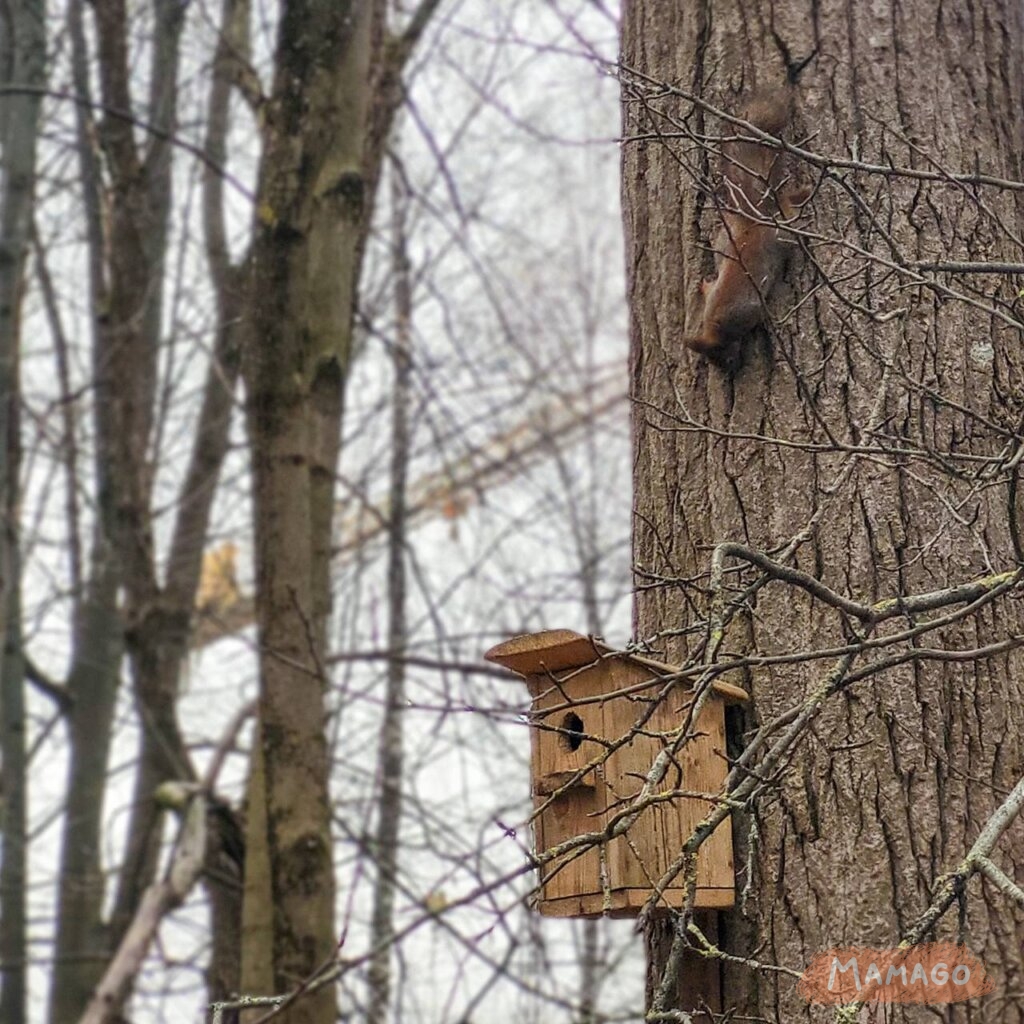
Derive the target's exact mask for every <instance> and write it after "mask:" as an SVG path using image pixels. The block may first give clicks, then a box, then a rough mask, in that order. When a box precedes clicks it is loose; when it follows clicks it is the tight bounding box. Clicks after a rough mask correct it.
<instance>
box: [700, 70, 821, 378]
mask: <svg viewBox="0 0 1024 1024" xmlns="http://www.w3.org/2000/svg"><path fill="white" fill-rule="evenodd" d="M793 103H794V98H793V88H792V86H789V87H786V88H780V89H779V90H778V91H776V92H774V93H762V94H759V95H756V96H754V97H753V98H752V99H751V100H750V101H749V102H748V103H747V105H746V106H745V107H744V108H743V113H742V115H741V116H742V118H743V120H744V121H748V122H749V123H750V124H752V125H754V126H755V127H756V128H759V129H760V130H761V131H763V132H766V133H767V134H768V135H772V136H774V137H775V138H780V137H781V136H782V133H783V132H784V131H785V130H786V128H787V127H788V126H789V124H790V121H791V120H792V116H793ZM725 130H726V132H727V133H730V134H733V135H744V134H747V135H748V136H749V132H746V133H745V132H744V130H743V129H742V128H740V127H739V126H738V125H727V126H726V129H725ZM793 170H794V162H793V160H792V159H790V158H789V157H788V156H787V154H786V153H785V152H783V151H781V150H779V149H772V148H771V147H770V146H765V145H762V144H761V143H758V142H753V141H743V140H741V139H732V140H730V141H728V142H724V143H723V144H722V178H723V186H722V195H721V218H722V223H721V227H720V228H719V229H718V231H717V232H716V233H715V240H714V250H715V269H716V273H715V276H714V277H713V278H709V279H706V280H705V281H703V282H702V284H701V291H702V292H703V295H704V312H703V317H702V320H701V326H700V331H699V332H698V333H696V334H693V335H691V336H690V337H688V338H687V339H686V344H687V346H688V347H689V348H691V349H693V350H694V351H696V352H701V353H703V354H705V355H708V356H709V357H711V358H713V359H718V360H723V359H724V360H728V359H730V358H731V357H732V356H733V355H734V354H735V351H736V346H737V345H738V344H739V342H740V341H741V340H742V339H743V338H744V337H745V336H746V335H748V334H750V332H751V331H753V330H754V328H755V327H758V326H760V325H761V324H763V323H764V321H765V306H764V304H765V300H767V298H768V297H769V295H771V292H772V289H773V288H774V287H775V285H776V283H777V282H778V280H779V278H780V277H781V276H782V272H783V270H784V269H785V267H786V263H787V261H788V259H789V255H790V253H791V252H792V250H793V248H794V246H795V244H796V243H795V241H794V240H793V238H792V237H791V236H790V237H787V236H786V232H785V231H783V230H780V228H779V227H777V223H778V222H779V221H787V220H791V219H792V218H793V217H794V216H795V215H796V214H797V213H798V212H799V208H800V206H801V205H802V204H803V203H805V202H806V201H807V199H808V198H809V197H810V194H811V189H810V188H809V187H806V186H803V185H800V184H799V183H797V182H795V181H794V180H793Z"/></svg>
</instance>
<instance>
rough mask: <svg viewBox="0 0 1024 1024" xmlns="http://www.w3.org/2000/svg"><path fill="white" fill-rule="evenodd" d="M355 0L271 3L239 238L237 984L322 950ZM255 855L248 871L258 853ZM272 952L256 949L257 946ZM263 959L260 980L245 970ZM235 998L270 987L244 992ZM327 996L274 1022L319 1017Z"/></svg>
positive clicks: (365, 98)
mask: <svg viewBox="0 0 1024 1024" xmlns="http://www.w3.org/2000/svg"><path fill="white" fill-rule="evenodd" d="M375 7H376V5H375V4H372V3H369V2H365V3H359V2H352V3H340V4H339V3H335V2H328V0H310V2H306V3H297V4H289V5H288V6H287V7H282V15H281V23H280V28H279V35H278V44H277V54H276V65H275V66H276V73H275V80H274V87H273V93H272V95H271V97H270V99H269V102H268V104H267V109H266V122H265V124H266V128H265V134H264V147H265V148H264V155H263V161H262V164H261V168H260V182H259V190H258V200H257V202H258V206H257V216H258V223H257V225H256V227H255V235H254V243H253V254H252V260H253V263H252V278H251V287H252V292H251V308H252V320H251V329H250V331H249V337H248V344H247V350H246V354H245V357H244V361H243V372H244V375H245V383H246V390H247V412H248V424H249V436H250V441H251V445H252V458H253V474H254V491H253V498H254V506H255V516H256V574H257V591H256V593H257V597H256V609H257V619H258V624H259V637H260V706H259V742H260V745H261V752H260V753H261V761H262V764H261V771H259V772H255V771H254V773H253V776H252V781H251V784H250V795H249V800H250V805H251V806H254V807H255V808H256V809H257V813H256V814H251V815H250V828H249V837H248V844H247V845H248V848H249V852H250V854H255V860H254V861H253V865H251V866H249V867H248V868H247V871H250V872H251V870H252V869H253V866H255V865H257V864H260V863H264V864H266V865H268V867H269V872H270V877H269V879H268V881H269V884H270V892H269V893H268V892H265V891H264V892H261V891H259V890H258V889H257V888H255V887H254V886H253V884H252V882H253V879H252V877H251V875H250V877H247V887H246V896H245V898H246V909H245V915H246V920H247V923H248V924H251V922H252V921H253V914H254V910H255V908H254V906H253V904H254V902H256V903H259V902H264V903H266V902H268V901H269V905H270V906H272V907H273V908H274V914H273V920H272V922H271V925H272V934H271V935H270V936H265V935H263V934H262V933H261V932H260V931H259V930H253V929H251V928H247V931H246V938H247V943H248V944H247V948H246V949H244V950H243V957H242V960H243V966H242V974H243V983H244V984H246V985H249V984H253V983H254V982H256V983H261V984H262V985H266V984H268V983H270V984H272V986H273V992H274V993H282V994H283V993H287V992H292V991H295V990H297V989H300V988H301V987H303V986H305V985H307V984H308V983H309V982H310V981H311V980H312V979H313V978H314V976H315V975H316V973H317V971H318V969H320V968H322V967H323V966H324V965H325V964H329V963H330V961H331V959H332V957H333V953H334V949H335V945H336V943H337V936H336V935H335V928H334V870H333V862H332V858H331V849H332V846H331V833H330V798H329V792H328V758H327V747H326V737H325V735H324V687H325V684H326V677H325V674H324V664H325V643H324V640H325V631H326V625H327V614H328V610H329V606H330V589H329V576H328V570H329V565H330V546H331V535H330V528H331V518H332V511H333V486H334V473H335V463H336V460H337V453H338V444H339V439H340V427H341V401H342V385H343V381H344V377H345V374H346V372H347V369H348V362H349V358H350V355H351V346H352V340H351V339H352V314H353V297H354V290H355V286H356V270H357V267H358V261H357V254H358V252H359V249H360V246H361V241H360V230H359V228H360V225H361V223H362V217H363V204H364V202H365V188H366V182H365V181H364V177H363V141H364V137H365V126H366V119H367V108H368V105H369V93H370V58H371V54H372V51H373V46H372V41H373V38H374V28H375V26H376V24H377V18H378V13H377V11H376V10H375ZM264 849H265V850H266V851H267V856H268V857H269V860H263V856H264V854H263V850H264ZM268 939H269V941H270V944H271V950H270V953H271V956H270V957H268V956H267V952H268V951H267V949H266V943H267V941H268ZM268 962H270V963H272V965H273V977H272V978H262V979H261V978H259V974H260V973H262V969H261V971H256V970H255V969H254V967H253V965H254V964H255V963H263V964H266V963H268ZM248 994H268V993H260V992H255V993H253V992H249V993H248ZM334 1015H335V999H334V992H333V989H332V988H331V987H330V986H328V987H324V988H321V989H319V990H318V991H317V992H315V993H314V994H312V995H306V996H304V997H303V998H300V999H299V1000H297V1001H296V1003H295V1004H294V1006H293V1007H292V1008H291V1009H289V1010H288V1011H287V1012H286V1014H285V1015H284V1016H285V1018H286V1019H287V1020H288V1022H289V1024H297V1022H300V1021H301V1022H306V1021H308V1022H310V1024H314V1022H319V1024H326V1022H328V1021H333V1020H334Z"/></svg>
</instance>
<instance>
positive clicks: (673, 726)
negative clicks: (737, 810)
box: [487, 630, 746, 917]
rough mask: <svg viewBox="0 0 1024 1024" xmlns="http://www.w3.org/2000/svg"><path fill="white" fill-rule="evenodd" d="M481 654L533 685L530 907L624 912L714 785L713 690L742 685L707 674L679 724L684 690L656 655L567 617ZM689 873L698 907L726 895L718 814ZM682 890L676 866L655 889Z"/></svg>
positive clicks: (720, 737)
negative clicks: (564, 625) (621, 647)
mask: <svg viewBox="0 0 1024 1024" xmlns="http://www.w3.org/2000/svg"><path fill="white" fill-rule="evenodd" d="M487 658H488V659H489V660H491V661H495V662H497V663H499V664H502V665H505V666H506V667H507V668H511V669H512V670H513V671H515V672H518V673H519V674H520V675H522V676H523V677H524V678H525V680H526V683H527V686H528V688H529V691H530V695H531V698H532V706H531V724H532V726H533V728H532V729H531V751H532V753H531V776H532V779H531V781H532V791H533V798H534V806H535V816H534V837H535V844H536V851H537V855H538V858H539V860H540V880H541V884H540V891H539V898H538V904H537V905H538V908H539V909H540V911H541V913H544V914H547V915H551V916H559V917H562V916H565V917H592V916H597V915H601V914H611V915H628V914H636V913H637V912H638V911H639V910H640V908H641V907H642V906H643V905H644V904H645V903H646V901H647V900H648V899H649V898H650V895H651V893H652V892H653V891H655V890H656V889H657V888H658V885H659V882H660V881H661V880H662V879H663V877H664V875H665V873H666V871H667V870H668V868H669V866H670V865H671V864H672V863H673V862H674V861H675V860H676V858H677V857H678V856H679V853H680V851H681V848H682V845H683V843H684V842H685V841H686V839H687V838H688V837H689V836H690V834H691V833H692V832H693V829H694V828H695V827H696V825H697V824H698V823H699V822H700V821H702V820H703V819H704V818H705V817H706V816H707V814H708V813H709V811H710V810H711V808H712V806H713V805H714V800H715V798H716V796H718V795H719V794H720V792H721V787H722V784H723V782H724V780H725V776H726V771H727V765H726V760H725V756H724V753H725V715H724V700H725V699H727V698H728V699H745V697H746V695H745V694H744V693H743V691H742V690H739V689H737V688H736V687H731V686H727V685H725V684H719V685H718V686H717V687H716V688H715V691H714V693H712V694H710V695H709V698H708V700H707V701H706V702H705V705H704V707H703V709H702V711H701V715H700V718H699V720H698V721H697V722H695V723H693V724H692V727H691V728H689V729H687V730H686V731H685V733H681V731H680V730H681V728H682V726H683V724H684V722H686V721H687V716H688V711H689V708H690V706H691V702H692V701H693V693H692V691H691V690H690V689H689V687H688V686H686V685H684V684H682V683H678V682H673V681H671V680H670V679H666V678H665V677H666V675H670V674H671V673H672V669H671V668H670V667H669V666H665V665H660V664H658V663H657V662H652V661H649V660H648V659H645V658H641V657H637V656H636V655H632V654H626V653H625V652H620V651H613V650H612V649H610V648H608V647H607V646H605V645H604V644H603V643H602V642H601V641H599V640H595V639H594V638H591V637H584V636H580V635H579V634H577V633H573V632H571V631H569V630H552V631H548V632H545V633H540V634H535V635H532V636H522V637H515V638H513V639H512V640H510V641H507V642H506V643H504V644H499V645H498V646H497V647H495V648H493V649H492V650H490V651H488V653H487ZM645 787H646V789H645ZM624 826H628V827H624ZM620 832H621V834H618V833H620ZM583 839H585V841H582V840H583ZM696 884H697V894H696V905H697V906H698V907H725V906H731V904H732V902H733V891H734V871H733V861H732V834H731V828H730V823H729V821H728V820H726V821H725V822H723V823H722V824H721V825H720V826H719V827H718V828H717V829H716V831H715V832H714V833H713V834H712V835H711V837H710V838H709V839H707V840H706V841H705V842H704V843H703V845H702V846H701V847H700V851H699V853H698V857H697V864H696ZM685 897H686V889H685V875H684V874H682V873H681V874H679V875H678V876H677V877H676V878H675V879H674V880H673V881H672V882H671V883H669V884H668V885H667V887H666V888H665V890H664V892H663V893H662V894H661V897H660V903H661V905H662V906H679V905H681V904H682V903H683V901H684V900H685Z"/></svg>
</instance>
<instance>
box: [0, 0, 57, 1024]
mask: <svg viewBox="0 0 1024 1024" xmlns="http://www.w3.org/2000/svg"><path fill="white" fill-rule="evenodd" d="M45 81H46V17H45V5H44V3H43V2H42V0H35V2H31V0H26V2H22V0H10V2H8V3H5V4H4V5H2V6H0V89H2V90H3V94H2V95H0V515H2V516H3V533H2V536H0V636H2V637H3V643H4V648H3V652H2V655H0V761H2V765H3V792H2V795H0V801H2V802H0V822H2V825H0V827H2V831H0V1022H3V1024H23V1022H24V1021H25V1020H26V1019H27V1017H26V1014H27V1009H28V1002H27V1001H28V989H27V971H26V959H27V952H28V930H27V908H26V900H27V891H26V890H27V883H28V872H27V861H28V850H27V840H28V831H27V820H28V771H27V768H28V762H27V749H26V729H25V666H24V658H23V651H22V616H21V560H22V553H21V548H20V530H19V521H18V520H19V514H20V495H21V433H20V424H21V419H20V403H21V387H20V383H19V376H20V374H19V363H20V359H19V342H20V334H21V303H22V298H23V296H24V291H25V266H26V261H27V256H28V247H29V237H30V232H31V224H32V217H33V207H34V199H35V184H36V182H35V178H36V145H37V140H38V135H39V109H40V105H41V95H40V92H41V89H42V87H43V85H44V84H45Z"/></svg>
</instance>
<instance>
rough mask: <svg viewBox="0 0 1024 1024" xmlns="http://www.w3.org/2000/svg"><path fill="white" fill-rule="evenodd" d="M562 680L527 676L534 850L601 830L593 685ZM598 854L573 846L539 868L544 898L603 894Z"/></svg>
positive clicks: (575, 678) (577, 676)
mask: <svg viewBox="0 0 1024 1024" xmlns="http://www.w3.org/2000/svg"><path fill="white" fill-rule="evenodd" d="M560 675H561V676H562V678H560V679H556V678H555V677H553V676H552V677H550V678H549V677H547V676H543V677H542V676H529V677H527V682H528V684H529V687H530V691H531V696H532V698H533V706H532V711H531V724H532V726H533V728H532V729H531V765H532V769H531V778H532V788H533V798H534V803H535V806H536V807H537V808H539V809H540V811H541V813H539V814H538V816H537V817H536V818H535V819H534V840H535V846H536V849H537V850H556V849H558V848H559V847H560V846H562V845H563V844H564V843H566V842H568V841H569V840H572V839H574V838H575V837H576V836H578V835H579V834H580V827H581V824H582V825H583V829H584V831H591V832H596V831H599V830H600V829H602V828H603V827H604V822H603V813H602V811H603V808H602V806H601V804H600V802H599V800H598V795H597V765H598V764H599V762H600V760H601V751H602V748H601V746H600V744H598V743H597V742H596V741H595V740H594V739H593V738H592V737H596V736H600V735H601V731H602V725H601V704H600V702H593V703H592V702H590V701H589V697H590V694H589V691H588V688H589V686H590V685H591V684H592V680H591V679H588V678H587V676H586V674H584V673H580V672H575V673H573V672H570V673H569V674H567V675H566V674H564V673H561V674H560ZM601 853H602V851H601V849H600V847H599V845H598V844H592V845H589V846H577V847H576V848H575V849H573V850H571V851H568V852H567V853H566V855H565V856H562V857H558V858H557V859H554V860H552V861H551V862H550V863H548V864H544V865H542V866H541V884H542V888H543V891H544V893H545V898H546V899H551V900H568V901H570V902H571V901H572V900H573V899H574V898H576V897H577V896H579V895H580V894H586V895H597V894H599V893H600V892H601V883H600V878H601Z"/></svg>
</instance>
